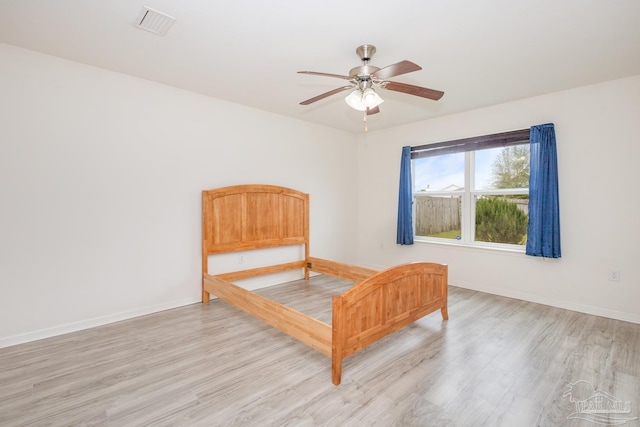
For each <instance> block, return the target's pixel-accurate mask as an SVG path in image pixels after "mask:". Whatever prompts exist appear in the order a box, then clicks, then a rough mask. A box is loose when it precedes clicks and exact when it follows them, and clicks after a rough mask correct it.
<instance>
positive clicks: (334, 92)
mask: <svg viewBox="0 0 640 427" xmlns="http://www.w3.org/2000/svg"><path fill="white" fill-rule="evenodd" d="M352 88H353V86H343V87H339V88H337V89H334V90H330V91H329V92H325V93H323V94H321V95H318V96H314V97H313V98H310V99H307V100H306V101H302V102H301V103H300V105H309V104H311V103H313V102H316V101H320V100H321V99H324V98H326V97H328V96H331V95H334V94H336V93H339V92H342V91H345V90H349V89H352Z"/></svg>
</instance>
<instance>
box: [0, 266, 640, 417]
mask: <svg viewBox="0 0 640 427" xmlns="http://www.w3.org/2000/svg"><path fill="white" fill-rule="evenodd" d="M349 286H350V284H349V283H348V282H345V281H342V280H339V279H335V278H331V277H328V276H317V277H314V278H312V279H311V280H310V281H309V282H305V281H296V282H290V283H286V284H283V285H278V286H273V287H270V288H267V289H263V290H261V291H260V293H261V294H263V295H265V296H267V297H269V298H272V299H274V300H276V301H279V302H281V303H283V304H287V305H289V306H291V307H292V308H295V309H297V310H300V311H303V312H305V313H307V314H309V315H312V316H314V317H316V318H318V319H319V320H322V321H324V322H327V323H329V322H330V319H331V311H330V310H331V308H330V307H331V296H332V295H335V294H339V293H342V292H344V290H346V289H348V288H349ZM449 292H450V295H449V316H450V320H449V321H443V320H442V318H441V317H440V314H439V312H436V313H434V314H432V315H429V316H427V317H425V318H423V319H420V320H419V321H417V322H415V323H413V324H412V325H409V326H408V327H406V328H404V329H403V330H401V331H398V332H396V333H394V334H392V335H390V336H387V337H385V338H384V339H382V340H381V341H379V342H377V343H375V344H373V345H372V346H370V347H368V348H366V349H364V350H362V351H361V352H359V353H356V354H354V355H352V356H350V357H348V358H347V359H345V361H344V371H343V378H342V384H341V385H340V386H338V387H336V386H333V385H332V384H331V366H330V359H329V358H327V357H326V356H324V355H322V354H320V353H319V352H316V351H315V350H313V349H311V348H308V347H307V346H305V345H304V344H301V343H299V342H297V341H296V340H294V339H293V338H290V337H288V336H287V335H285V334H282V333H280V332H279V331H277V330H275V329H273V328H271V327H269V326H268V325H265V324H263V323H262V322H260V321H258V320H256V319H254V318H252V317H251V316H249V315H247V314H245V313H243V312H242V311H240V310H238V309H236V308H235V307H232V306H229V305H228V304H225V303H224V302H222V301H218V300H212V301H211V302H210V303H209V304H205V305H203V304H194V305H190V306H186V307H181V308H178V309H174V310H168V311H164V312H161V313H156V314H152V315H149V316H144V317H139V318H136V319H131V320H127V321H123V322H119V323H114V324H111V325H106V326H102V327H98V328H94V329H90V330H86V331H80V332H76V333H72V334H67V335H63V336H59V337H54V338H49V339H44V340H40V341H36V342H31V343H27V344H21V345H18V346H14V347H8V348H4V349H0V425H2V426H69V425H93V426H138V425H154V426H184V425H186V426H265V425H274V426H325V425H327V426H372V425H381V426H479V425H487V426H536V425H540V426H565V425H569V426H581V425H589V426H593V425H594V423H593V421H592V420H577V419H568V418H567V417H568V416H569V415H570V414H571V413H572V412H575V402H571V401H570V399H569V397H565V396H563V394H564V393H565V392H566V391H567V387H568V385H569V384H570V383H576V382H577V381H580V380H584V381H589V382H590V383H591V384H593V386H594V387H596V388H598V389H600V390H603V391H606V392H607V393H609V394H610V395H612V396H615V397H617V398H619V399H620V400H623V401H629V402H630V404H631V411H630V413H628V414H625V416H627V417H628V418H633V417H637V416H638V415H639V412H640V411H639V405H640V325H637V324H632V323H626V322H621V321H616V320H611V319H605V318H601V317H596V316H590V315H586V314H581V313H576V312H572V311H567V310H561V309H557V308H553V307H548V306H543V305H538V304H533V303H528V302H524V301H519V300H514V299H509V298H504V297H499V296H494V295H488V294H483V293H480V292H475V291H470V290H466V289H461V288H455V287H450V290H449ZM576 393H577V391H576ZM587 397H589V396H582V398H585V399H586V398H587ZM608 421H609V422H611V423H613V422H614V421H615V419H614V416H613V415H609V418H608ZM634 423H635V424H634ZM627 425H640V422H638V420H637V419H636V420H631V421H630V422H629V423H628V424H627Z"/></svg>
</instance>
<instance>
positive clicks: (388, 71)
mask: <svg viewBox="0 0 640 427" xmlns="http://www.w3.org/2000/svg"><path fill="white" fill-rule="evenodd" d="M418 70H422V67H421V66H419V65H418V64H414V63H413V62H411V61H400V62H397V63H395V64H391V65H389V66H387V67H384V68H381V69H379V70H378V71H376V72H375V73H371V76H373V77H375V78H376V79H380V80H386V79H390V78H391V77H395V76H399V75H401V74H407V73H412V72H414V71H418Z"/></svg>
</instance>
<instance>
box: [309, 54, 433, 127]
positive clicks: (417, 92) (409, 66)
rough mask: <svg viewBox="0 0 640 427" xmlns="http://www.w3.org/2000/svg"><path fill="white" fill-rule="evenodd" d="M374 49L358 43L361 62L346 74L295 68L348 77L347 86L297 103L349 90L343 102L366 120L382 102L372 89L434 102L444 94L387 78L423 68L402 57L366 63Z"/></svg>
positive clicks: (314, 73)
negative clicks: (389, 61) (379, 64)
mask: <svg viewBox="0 0 640 427" xmlns="http://www.w3.org/2000/svg"><path fill="white" fill-rule="evenodd" d="M375 52H376V47H375V46H373V45H370V44H364V45H362V46H359V47H358V48H357V49H356V54H357V55H358V56H359V57H360V60H361V61H362V65H360V66H358V67H355V68H352V69H351V70H350V71H349V75H348V76H343V75H339V74H330V73H319V72H316V71H298V73H300V74H312V75H316V76H325V77H335V78H339V79H343V80H348V81H349V83H350V84H351V85H350V86H343V87H340V88H337V89H333V90H331V91H329V92H325V93H323V94H320V95H318V96H315V97H313V98H310V99H307V100H305V101H302V102H301V103H300V104H301V105H309V104H311V103H314V102H316V101H319V100H321V99H324V98H326V97H328V96H331V95H334V94H336V93H339V92H342V91H345V90H351V93H349V95H347V96H346V97H345V101H346V103H347V105H349V106H350V107H351V108H353V109H355V110H358V111H364V112H365V121H366V117H367V115H371V114H376V113H378V112H380V109H379V108H378V106H379V105H380V104H382V103H383V102H384V100H383V99H382V97H380V95H378V93H377V92H376V91H375V88H378V89H386V90H391V91H395V92H401V93H406V94H409V95H414V96H420V97H422V98H427V99H431V100H434V101H437V100H439V99H440V98H442V96H443V95H444V92H442V91H439V90H434V89H428V88H424V87H420V86H413V85H410V84H406V83H399V82H393V81H390V80H388V79H390V78H391V77H395V76H399V75H401V74H406V73H411V72H413V71H418V70H421V69H422V67H420V66H419V65H417V64H414V63H413V62H411V61H406V60H405V61H400V62H397V63H395V64H391V65H389V66H387V67H384V68H379V67H376V66H374V65H370V64H369V61H371V57H372V56H373V54H374V53H375ZM365 130H366V128H365Z"/></svg>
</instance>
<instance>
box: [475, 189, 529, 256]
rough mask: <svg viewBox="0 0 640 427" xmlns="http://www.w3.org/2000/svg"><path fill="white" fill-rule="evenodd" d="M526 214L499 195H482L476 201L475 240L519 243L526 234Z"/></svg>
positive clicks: (521, 242)
mask: <svg viewBox="0 0 640 427" xmlns="http://www.w3.org/2000/svg"><path fill="white" fill-rule="evenodd" d="M527 221H528V218H527V214H525V213H524V212H522V211H521V210H520V209H518V206H517V205H516V204H515V203H513V202H510V201H508V200H505V199H503V198H501V197H484V198H482V199H479V200H478V202H477V203H476V240H479V241H482V242H495V243H511V244H514V245H521V244H523V242H524V239H525V236H526V234H527Z"/></svg>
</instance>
